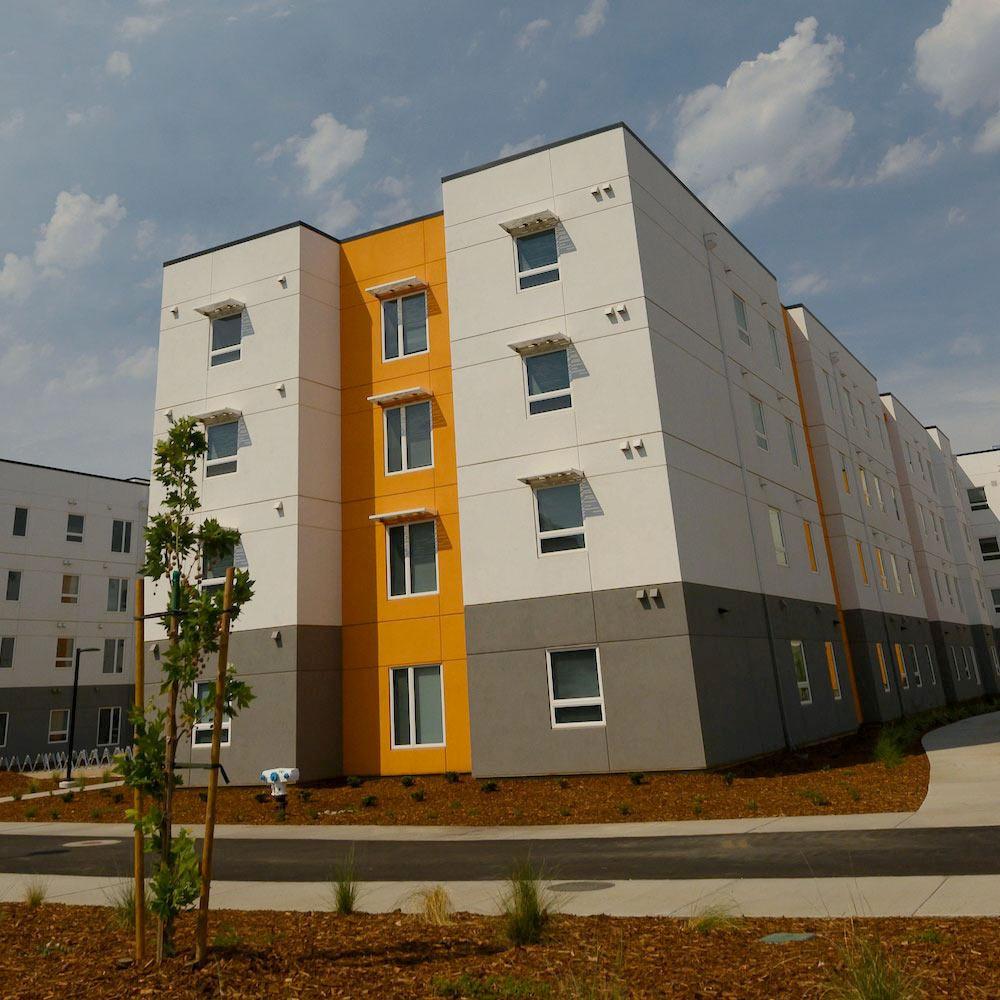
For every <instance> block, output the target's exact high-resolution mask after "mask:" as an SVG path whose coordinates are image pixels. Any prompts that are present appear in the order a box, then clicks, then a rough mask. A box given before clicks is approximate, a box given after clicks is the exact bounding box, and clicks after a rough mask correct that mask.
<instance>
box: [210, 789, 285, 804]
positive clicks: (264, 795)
mask: <svg viewBox="0 0 1000 1000" xmlns="http://www.w3.org/2000/svg"><path fill="white" fill-rule="evenodd" d="M202 796H204V798H202ZM198 798H199V799H202V801H203V802H204V801H205V800H206V799H207V798H208V794H207V793H206V792H199V793H198ZM254 798H255V799H256V800H257V801H258V802H259V803H260V804H261V805H263V804H264V803H265V802H266V801H267V800H268V799H269V798H271V793H270V792H257V794H256V795H254Z"/></svg>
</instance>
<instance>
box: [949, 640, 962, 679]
mask: <svg viewBox="0 0 1000 1000" xmlns="http://www.w3.org/2000/svg"><path fill="white" fill-rule="evenodd" d="M946 648H947V650H948V655H949V656H950V657H951V666H952V669H953V670H954V671H955V680H956V681H961V679H962V668H961V666H959V662H958V653H956V652H955V647H954V646H947V647H946Z"/></svg>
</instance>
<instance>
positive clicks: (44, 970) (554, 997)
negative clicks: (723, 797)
mask: <svg viewBox="0 0 1000 1000" xmlns="http://www.w3.org/2000/svg"><path fill="white" fill-rule="evenodd" d="M0 913H2V919H0V995H2V996H3V997H5V998H7V1000H15V998H16V1000H28V998H31V1000H36V998H37V1000H42V998H57V997H58V998H77V997H81V998H82V997H86V998H92V1000H104V998H116V1000H117V998H126V997H128V998H132V997H144V996H148V997H156V998H168V1000H175V998H182V997H231V998H250V997H282V998H293V997H294V998H298V997H301V998H311V997H379V998H384V1000H393V998H401V997H445V998H448V997H452V998H457V997H467V998H480V1000H482V998H497V1000H500V998H549V1000H561V998H584V997H587V998H604V1000H616V998H624V997H636V998H646V997H686V998H691V997H732V998H735V997H739V998H747V1000H763V998H769V1000H770V998H779V997H781V998H786V997H787V998H796V1000H801V998H806V997H821V996H823V995H824V992H825V991H826V989H827V988H828V986H829V984H830V979H831V976H833V975H836V974H837V972H838V971H842V970H843V968H844V962H845V958H844V947H845V944H846V943H847V942H849V941H854V942H858V941H862V940H869V941H870V940H876V939H877V940H879V941H881V943H882V945H883V947H884V949H885V953H886V954H887V955H888V957H889V959H890V961H891V962H892V963H893V964H894V965H896V966H898V967H900V968H901V969H902V970H903V971H904V972H906V973H908V974H911V975H912V976H914V977H916V979H917V987H918V988H917V991H916V992H913V993H911V994H908V995H910V996H921V997H924V996H926V997H951V998H954V997H963V998H980V997H996V996H998V995H1000V963H997V962H996V961H995V956H996V955H997V954H998V949H1000V922H998V921H996V920H972V919H963V920H936V919H935V920H915V919H885V920H871V919H865V920H856V921H853V922H851V921H845V920H735V921H732V922H730V923H726V922H722V923H721V924H720V925H718V926H714V927H712V928H711V929H707V930H704V931H699V930H697V929H694V928H693V927H692V926H690V925H689V924H688V923H687V922H685V921H679V920H671V919H669V918H643V919H638V918H629V919H624V918H613V917H568V916H556V917H554V918H553V919H552V920H551V922H550V924H549V926H548V928H547V930H546V933H545V935H544V936H543V939H542V941H541V943H540V944H537V945H530V946H527V947H524V948H512V947H510V946H509V945H507V944H506V942H505V941H504V939H503V937H502V928H501V924H500V920H499V918H496V917H479V916H471V915H469V914H455V915H453V918H452V920H451V922H450V923H448V924H446V925H444V926H435V925H432V924H428V923H427V922H425V921H424V920H423V918H422V917H420V916H416V915H404V914H401V913H390V914H380V915H375V916H371V915H364V914H362V915H354V916H350V917H340V916H335V915H333V914H328V913H260V912H255V913H254V912H251V913H245V912H237V911H224V910H223V911H217V912H215V913H214V915H213V920H212V926H211V934H212V935H213V936H214V940H213V947H212V951H211V954H210V956H209V960H208V962H207V964H206V965H205V966H204V967H203V968H201V969H194V968H192V966H191V965H190V964H189V963H190V958H191V945H192V930H193V923H194V921H193V917H192V916H191V915H190V914H186V915H185V916H184V917H182V919H181V920H180V923H179V931H180V933H179V937H178V946H179V953H178V956H177V957H176V958H173V959H168V960H167V961H166V962H165V963H164V964H163V965H162V966H160V967H157V966H156V965H155V964H153V963H149V964H148V965H147V966H146V967H145V968H143V969H140V970H137V969H135V968H134V967H133V966H131V964H130V962H129V961H128V960H129V959H130V957H131V931H130V929H123V928H121V927H119V926H118V925H117V924H116V922H115V919H114V913H113V911H112V910H110V909H108V908H104V907H82V906H61V905H56V904H52V905H49V904H42V905H41V906H37V907H35V908H29V907H28V906H27V905H25V904H5V905H4V906H3V907H2V909H0ZM776 931H793V932H803V931H804V932H812V933H814V934H815V935H816V936H815V937H814V938H812V939H811V940H808V941H795V942H790V943H786V944H767V943H764V942H762V941H761V940H760V938H761V937H762V936H763V935H765V934H770V933H773V932H776ZM880 995H881V994H880ZM893 995H895V994H893Z"/></svg>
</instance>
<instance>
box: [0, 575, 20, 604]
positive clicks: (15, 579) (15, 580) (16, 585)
mask: <svg viewBox="0 0 1000 1000" xmlns="http://www.w3.org/2000/svg"><path fill="white" fill-rule="evenodd" d="M23 579H24V578H23V574H22V572H21V570H19V569H9V570H7V583H6V590H5V591H4V598H5V600H8V601H11V602H12V603H13V602H14V601H20V600H21V584H22V582H23ZM12 591H13V594H14V596H13V597H11V592H12Z"/></svg>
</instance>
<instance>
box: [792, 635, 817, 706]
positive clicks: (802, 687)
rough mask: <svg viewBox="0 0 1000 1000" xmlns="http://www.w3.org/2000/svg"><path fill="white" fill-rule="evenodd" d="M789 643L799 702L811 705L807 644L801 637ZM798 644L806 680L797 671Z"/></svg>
mask: <svg viewBox="0 0 1000 1000" xmlns="http://www.w3.org/2000/svg"><path fill="white" fill-rule="evenodd" d="M788 645H789V648H790V649H791V651H792V673H793V675H794V677H795V686H796V688H797V689H798V692H799V704H800V705H802V706H803V707H805V706H806V705H811V704H812V703H813V696H812V683H811V682H810V680H809V658H808V657H807V656H806V645H805V643H804V642H803V641H802V640H801V639H789V640H788ZM796 646H798V648H799V652H800V653H801V654H802V673H803V674H804V675H805V679H804V680H803V679H800V678H799V675H798V673H797V672H796V664H795V647H796Z"/></svg>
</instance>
